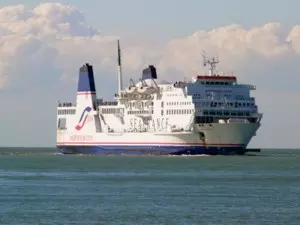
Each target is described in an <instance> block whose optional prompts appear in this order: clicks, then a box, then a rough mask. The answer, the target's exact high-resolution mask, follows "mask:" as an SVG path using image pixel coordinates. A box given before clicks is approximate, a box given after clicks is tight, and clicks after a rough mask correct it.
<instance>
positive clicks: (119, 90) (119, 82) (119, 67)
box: [118, 40, 123, 97]
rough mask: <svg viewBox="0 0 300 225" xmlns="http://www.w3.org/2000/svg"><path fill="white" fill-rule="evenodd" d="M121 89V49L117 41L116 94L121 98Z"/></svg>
mask: <svg viewBox="0 0 300 225" xmlns="http://www.w3.org/2000/svg"><path fill="white" fill-rule="evenodd" d="M122 89H123V81H122V61H121V48H120V41H119V40H118V94H119V97H120V96H121V91H122Z"/></svg>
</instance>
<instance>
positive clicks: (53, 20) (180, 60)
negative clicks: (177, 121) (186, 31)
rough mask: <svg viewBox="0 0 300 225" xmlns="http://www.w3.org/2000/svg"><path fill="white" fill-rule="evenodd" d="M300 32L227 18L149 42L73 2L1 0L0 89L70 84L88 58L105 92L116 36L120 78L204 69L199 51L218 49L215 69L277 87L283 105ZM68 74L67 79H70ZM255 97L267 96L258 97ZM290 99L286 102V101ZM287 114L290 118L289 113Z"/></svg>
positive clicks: (292, 82)
mask: <svg viewBox="0 0 300 225" xmlns="http://www.w3.org/2000/svg"><path fill="white" fill-rule="evenodd" d="M299 37H300V25H295V26H294V27H293V28H292V29H291V30H287V29H286V28H285V27H283V26H282V25H280V23H267V24H265V25H262V26H258V27H253V28H251V29H245V28H244V27H242V26H240V25H236V24H233V25H228V26H224V27H219V28H216V29H212V30H199V31H196V32H194V33H193V34H191V35H188V36H186V37H182V38H176V39H171V40H169V41H166V42H156V43H153V42H151V40H147V39H146V38H143V37H130V39H129V38H128V37H125V38H124V37H123V38H122V37H118V36H114V35H104V34H101V33H100V32H99V31H97V30H95V29H93V28H92V27H90V26H89V25H88V24H87V23H86V20H85V16H84V15H83V14H82V13H81V12H80V11H79V10H78V9H77V8H75V7H73V6H69V5H63V4H60V3H45V4H41V5H38V6H37V7H35V8H33V9H30V8H26V7H25V6H24V5H15V6H8V7H4V8H0V61H1V64H0V88H1V89H2V90H7V91H9V90H11V89H13V88H18V89H24V90H28V89H37V87H40V88H41V89H44V91H46V90H49V92H48V93H49V94H51V90H50V89H51V88H54V87H57V86H59V85H61V83H62V82H65V85H67V84H68V86H69V87H70V86H72V87H73V86H74V88H76V83H75V79H76V78H77V71H78V68H79V67H80V66H81V65H82V64H83V63H85V62H91V63H92V64H93V65H94V68H95V70H96V71H97V72H99V73H97V74H96V76H97V79H99V78H100V77H101V78H102V81H101V83H100V84H99V85H100V87H101V88H103V89H102V91H105V90H107V91H108V90H109V88H107V85H105V83H104V81H103V80H105V82H106V84H113V82H115V76H114V75H113V74H115V71H116V39H118V38H121V44H122V47H123V51H122V52H123V65H124V72H125V74H126V76H127V78H128V76H131V75H134V76H137V75H139V74H140V73H141V70H142V68H143V67H144V66H145V65H147V64H154V65H156V66H157V68H158V72H159V75H160V76H162V77H163V78H164V79H166V78H168V79H171V80H174V79H179V78H183V77H184V76H186V77H191V76H193V75H194V73H196V72H198V73H204V69H203V68H202V51H203V50H205V51H206V52H207V53H208V54H217V55H218V57H219V59H220V60H221V64H220V66H219V68H220V71H221V72H222V71H223V72H231V71H235V72H236V73H237V75H238V77H239V78H240V80H242V82H250V83H253V84H256V85H257V86H258V88H259V89H260V90H263V89H265V91H266V92H268V93H271V92H272V91H276V95H274V96H276V98H278V102H276V104H277V105H276V106H274V109H275V110H276V108H279V107H281V106H286V105H283V104H282V103H281V102H282V101H284V98H285V93H289V91H290V90H289V89H293V88H294V89H297V88H298V84H299V82H300V78H299V76H298V73H299V71H300V66H299V55H300V38H299ZM100 72H102V73H100ZM70 80H71V81H74V83H71V84H70ZM125 83H127V82H126V81H125ZM44 87H48V89H45V88H44ZM65 87H66V86H65ZM105 88H106V89H105ZM298 89H299V88H298ZM261 95H263V94H261ZM264 96H268V97H270V98H272V95H264ZM258 97H260V96H258ZM55 100H56V99H55ZM55 100H54V101H55ZM261 104H262V105H268V104H270V103H269V100H268V99H266V98H265V102H261ZM285 104H287V103H286V102H285ZM289 104H290V105H289V107H293V103H292V102H290V103H289ZM268 106H270V105H268ZM286 107H287V106H286ZM268 108H269V107H268ZM268 108H267V109H266V110H268ZM270 116H271V117H272V115H270ZM286 116H287V117H289V115H288V113H286ZM295 116H296V115H295ZM266 121H268V120H266ZM269 123H270V122H269ZM288 123H289V124H290V123H291V122H288ZM271 125H272V124H267V125H266V126H269V127H271Z"/></svg>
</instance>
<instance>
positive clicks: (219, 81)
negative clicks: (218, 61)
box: [192, 75, 237, 85]
mask: <svg viewBox="0 0 300 225" xmlns="http://www.w3.org/2000/svg"><path fill="white" fill-rule="evenodd" d="M192 83H201V84H207V85H209V84H212V85H234V84H236V83H237V79H236V76H218V75H215V76H205V75H204V76H195V77H193V78H192Z"/></svg>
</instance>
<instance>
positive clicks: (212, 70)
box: [202, 52, 220, 76]
mask: <svg viewBox="0 0 300 225" xmlns="http://www.w3.org/2000/svg"><path fill="white" fill-rule="evenodd" d="M202 56H203V66H207V65H209V70H208V71H209V72H208V74H209V76H214V75H216V64H218V63H219V62H220V61H219V60H218V58H215V57H212V58H211V59H210V58H208V59H207V58H206V56H205V52H203V54H202Z"/></svg>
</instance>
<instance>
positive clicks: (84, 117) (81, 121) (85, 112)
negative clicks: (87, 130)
mask: <svg viewBox="0 0 300 225" xmlns="http://www.w3.org/2000/svg"><path fill="white" fill-rule="evenodd" d="M91 110H92V108H91V107H89V106H87V107H85V109H84V110H83V112H82V114H81V117H80V119H79V121H78V124H77V125H76V126H75V129H76V130H81V129H82V128H83V126H84V124H85V122H86V120H87V117H88V114H89V112H90V111H91Z"/></svg>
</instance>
